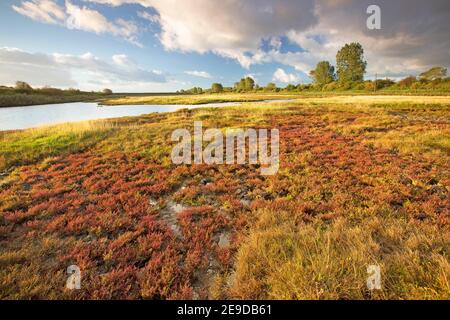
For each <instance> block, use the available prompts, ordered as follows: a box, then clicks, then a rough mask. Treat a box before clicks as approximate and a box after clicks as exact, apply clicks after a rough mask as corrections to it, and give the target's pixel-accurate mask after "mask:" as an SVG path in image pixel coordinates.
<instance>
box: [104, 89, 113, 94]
mask: <svg viewBox="0 0 450 320" xmlns="http://www.w3.org/2000/svg"><path fill="white" fill-rule="evenodd" d="M103 93H104V94H112V93H113V92H112V90H111V89H104V90H103Z"/></svg>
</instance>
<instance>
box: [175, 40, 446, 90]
mask: <svg viewBox="0 0 450 320" xmlns="http://www.w3.org/2000/svg"><path fill="white" fill-rule="evenodd" d="M366 69H367V61H365V60H364V49H363V47H362V45H361V44H360V43H357V42H353V43H348V44H345V45H344V46H343V47H342V48H341V49H340V50H339V51H338V52H337V54H336V66H333V65H332V64H331V63H330V62H329V61H320V62H319V63H317V65H316V67H315V68H314V69H313V70H311V71H310V73H309V76H310V77H311V79H312V83H310V84H297V85H295V84H288V85H287V86H286V87H285V88H278V87H277V86H276V85H275V83H272V82H270V83H268V84H267V85H266V86H265V87H261V86H259V85H258V84H256V83H255V81H254V79H252V78H251V77H245V78H242V79H240V80H239V81H238V82H236V83H235V84H234V86H233V87H224V86H223V85H222V84H220V83H213V84H212V86H211V88H210V89H205V90H203V89H202V88H198V87H195V88H192V89H189V90H182V91H180V93H191V94H198V93H203V92H208V93H221V92H259V91H263V92H279V91H288V92H295V91H297V92H301V91H318V90H320V91H334V90H365V91H376V90H380V89H386V88H392V89H399V90H401V89H412V90H417V89H424V90H429V89H442V90H448V89H450V78H448V77H446V76H447V69H446V68H444V67H433V68H431V69H429V70H427V71H425V72H423V73H421V74H420V75H419V76H418V77H416V76H408V77H406V78H404V79H402V80H400V81H398V82H396V81H394V80H392V79H388V78H386V79H375V80H364V75H365V73H366Z"/></svg>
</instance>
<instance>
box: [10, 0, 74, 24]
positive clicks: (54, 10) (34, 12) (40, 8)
mask: <svg viewBox="0 0 450 320" xmlns="http://www.w3.org/2000/svg"><path fill="white" fill-rule="evenodd" d="M12 8H13V9H14V10H15V11H16V12H17V13H20V14H21V15H24V16H26V17H29V18H31V19H33V20H36V21H41V22H45V23H49V24H60V23H62V21H64V19H65V18H66V13H65V12H64V9H63V8H62V7H60V6H59V5H58V4H57V3H55V2H54V1H52V0H31V1H24V2H22V4H21V5H20V6H16V5H13V6H12Z"/></svg>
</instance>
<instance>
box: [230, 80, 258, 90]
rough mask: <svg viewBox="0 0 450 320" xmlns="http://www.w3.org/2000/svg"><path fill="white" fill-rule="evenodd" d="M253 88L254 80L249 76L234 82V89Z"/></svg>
mask: <svg viewBox="0 0 450 320" xmlns="http://www.w3.org/2000/svg"><path fill="white" fill-rule="evenodd" d="M254 88H255V80H253V78H251V77H246V78H242V79H241V80H240V81H239V82H236V83H235V84H234V89H235V90H236V91H252V90H253V89H254Z"/></svg>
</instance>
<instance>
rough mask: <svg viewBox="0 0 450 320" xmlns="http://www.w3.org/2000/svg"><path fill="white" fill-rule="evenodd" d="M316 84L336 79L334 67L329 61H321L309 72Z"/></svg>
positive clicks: (322, 84)
mask: <svg viewBox="0 0 450 320" xmlns="http://www.w3.org/2000/svg"><path fill="white" fill-rule="evenodd" d="M309 75H310V76H311V78H313V80H314V83H315V84H316V85H320V86H324V85H326V84H327V83H330V82H333V81H334V79H335V75H334V67H333V66H332V65H331V64H330V63H329V62H328V61H320V62H319V63H318V64H317V66H316V68H315V69H314V70H311V72H310V73H309Z"/></svg>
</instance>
